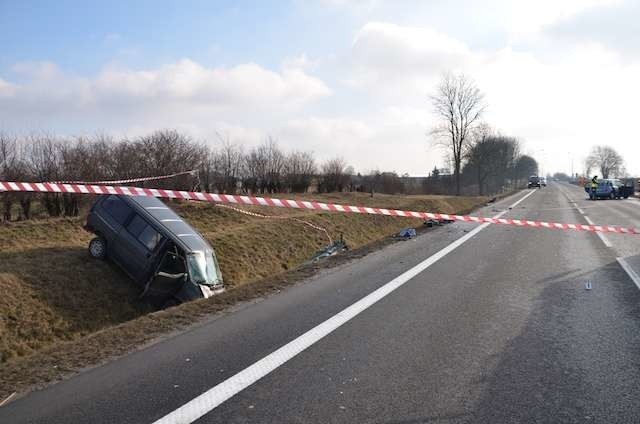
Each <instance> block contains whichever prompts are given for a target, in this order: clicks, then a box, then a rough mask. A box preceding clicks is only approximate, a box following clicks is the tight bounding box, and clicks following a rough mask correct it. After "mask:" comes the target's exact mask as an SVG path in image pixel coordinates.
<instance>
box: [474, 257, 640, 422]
mask: <svg viewBox="0 0 640 424" xmlns="http://www.w3.org/2000/svg"><path fill="white" fill-rule="evenodd" d="M586 282H591V285H592V289H591V290H587V289H586V288H585V283H586ZM539 283H545V284H548V287H546V288H545V289H544V290H543V292H542V293H541V295H540V297H539V298H538V299H537V300H536V307H535V309H534V311H533V313H532V314H531V316H530V317H529V319H528V321H527V324H526V326H525V328H524V331H522V333H521V334H520V335H519V336H517V337H516V338H514V339H513V340H512V341H511V342H510V343H509V344H508V345H507V347H506V349H505V350H504V353H503V354H502V355H501V358H500V360H499V363H498V366H497V368H496V369H495V372H494V373H493V375H491V376H488V377H487V378H486V379H485V380H484V381H481V382H480V383H481V384H483V385H486V388H485V389H484V393H485V394H484V396H483V397H482V399H481V400H480V402H479V403H478V404H477V405H476V407H475V410H474V412H473V414H472V415H471V416H470V417H468V418H469V419H468V420H463V421H466V422H474V423H477V422H481V423H507V422H508V423H534V422H535V423H542V422H549V423H550V422H553V423H560V422H562V423H572V422H607V423H617V422H619V423H629V422H640V291H638V289H637V288H636V286H635V285H634V284H633V283H632V282H631V281H630V280H629V278H628V276H627V275H626V273H624V271H623V270H622V269H621V268H620V266H619V265H618V264H617V262H611V263H608V264H607V265H605V266H603V267H600V268H597V269H595V270H593V271H591V272H582V273H578V274H575V273H574V272H567V273H562V274H559V275H556V276H553V277H552V278H550V279H546V280H544V281H540V282H539Z"/></svg>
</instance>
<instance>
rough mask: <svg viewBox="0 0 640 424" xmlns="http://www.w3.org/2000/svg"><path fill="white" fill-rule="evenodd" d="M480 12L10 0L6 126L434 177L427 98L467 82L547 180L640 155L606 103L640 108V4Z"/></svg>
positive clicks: (312, 0) (598, 1)
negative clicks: (294, 152) (192, 141)
mask: <svg viewBox="0 0 640 424" xmlns="http://www.w3.org/2000/svg"><path fill="white" fill-rule="evenodd" d="M481 3H482V4H480V2H475V1H472V0H455V1H444V0H434V1H420V0H396V1H384V0H291V1H277V2H276V1H235V2H222V1H181V2H178V1H126V2H125V1H112V2H86V1H85V2H81V1H56V2H48V1H7V0H0V28H1V29H0V43H1V45H2V46H3V47H2V54H1V55H0V127H2V128H3V129H4V130H5V131H10V132H14V133H28V132H30V131H43V130H44V131H50V132H56V133H59V134H65V135H79V134H85V133H88V134H91V133H95V132H98V131H99V132H110V133H113V134H114V135H117V136H136V135H138V134H142V133H145V132H148V131H152V130H154V129H157V128H162V127H175V128H178V129H180V130H182V131H185V132H187V133H189V134H190V135H191V136H193V137H194V138H196V139H201V140H206V141H208V142H210V143H215V142H216V138H217V134H225V135H227V136H229V137H230V138H231V139H232V140H233V141H234V142H236V143H238V144H242V145H245V146H247V148H248V147H250V146H253V145H255V144H257V143H260V142H261V141H262V140H263V139H264V138H265V137H266V136H267V135H272V136H274V137H276V138H277V139H278V140H279V142H280V144H281V145H282V146H283V147H285V148H295V149H301V150H312V151H314V152H315V154H316V156H317V157H318V158H319V159H326V158H330V157H334V156H337V155H342V156H344V157H345V159H346V160H347V162H349V163H351V164H352V165H354V166H355V167H356V169H358V170H361V171H368V170H372V169H383V170H396V171H398V172H401V173H403V172H409V173H411V174H416V175H419V174H425V173H426V172H428V170H429V169H431V168H433V166H435V165H441V164H443V152H442V151H438V150H437V149H436V148H435V147H434V146H433V144H432V143H430V141H429V140H428V137H427V136H426V134H427V133H428V131H429V128H430V127H431V126H433V125H434V124H435V121H434V118H433V116H432V115H431V109H430V106H429V104H428V101H427V99H428V95H429V93H430V92H431V91H432V90H433V87H434V86H435V84H436V83H437V81H438V79H439V77H440V76H441V74H442V72H445V71H448V70H453V71H460V72H465V73H466V74H468V75H469V76H471V77H472V78H473V79H474V80H476V82H477V83H478V85H479V87H480V88H481V89H482V90H483V92H484V93H485V94H486V97H487V101H488V104H489V109H488V113H487V115H486V116H485V119H486V120H487V122H488V123H489V124H490V125H492V126H493V127H494V128H496V129H497V130H500V131H502V132H504V133H508V134H512V135H514V136H517V137H519V138H520V139H521V140H522V141H523V143H524V145H525V148H524V149H525V151H526V152H528V153H531V154H535V155H536V156H537V158H538V159H539V160H540V161H541V162H543V164H544V167H545V168H547V169H548V170H563V171H565V172H566V171H568V168H569V164H570V159H569V158H570V152H571V156H573V157H574V163H581V162H582V159H583V157H584V155H585V154H586V151H588V149H589V148H590V147H591V146H592V145H595V144H601V143H606V144H612V145H613V146H614V147H616V148H618V149H619V150H621V151H627V152H633V153H634V154H633V155H631V156H635V157H640V147H638V145H640V143H633V142H631V140H629V138H628V137H627V136H626V134H628V133H629V132H635V128H631V122H633V121H634V120H635V115H634V114H632V113H631V112H630V111H625V112H623V113H622V114H616V113H614V112H612V110H611V108H610V107H607V105H613V104H615V105H617V106H616V107H617V108H618V109H619V108H624V109H625V110H626V109H629V110H631V109H632V108H633V107H634V106H633V105H634V104H635V98H637V94H640V93H638V92H639V91H640V88H639V87H638V83H637V81H636V79H637V78H636V77H635V75H637V71H638V70H639V68H640V64H639V63H640V57H639V56H638V51H637V48H636V47H634V45H633V41H634V40H637V37H635V38H634V37H629V35H630V34H635V33H636V31H635V22H636V19H637V18H638V17H639V16H638V15H639V14H640V13H639V12H640V8H638V7H637V6H636V5H634V2H632V1H626V2H625V1H623V0H555V1H551V0H538V1H527V0H522V1H517V2H513V1H508V0H487V1H485V2H481ZM599 17H601V18H602V22H603V23H602V24H601V25H599V24H598V22H599V20H598V18H599ZM625 40H626V41H625ZM627 105H628V107H626V106H627ZM638 162H640V161H638V160H636V159H630V160H629V161H628V164H627V165H628V168H629V171H631V172H635V173H640V163H638Z"/></svg>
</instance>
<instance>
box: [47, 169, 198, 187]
mask: <svg viewBox="0 0 640 424" xmlns="http://www.w3.org/2000/svg"><path fill="white" fill-rule="evenodd" d="M197 173H198V171H197V170H195V169H192V170H190V171H183V172H176V173H175V174H168V175H158V176H156V177H140V178H130V179H128V180H106V181H52V182H50V183H49V184H84V185H105V184H110V185H114V184H129V183H140V182H144V181H157V180H166V179H169V178H173V177H179V176H181V175H197Z"/></svg>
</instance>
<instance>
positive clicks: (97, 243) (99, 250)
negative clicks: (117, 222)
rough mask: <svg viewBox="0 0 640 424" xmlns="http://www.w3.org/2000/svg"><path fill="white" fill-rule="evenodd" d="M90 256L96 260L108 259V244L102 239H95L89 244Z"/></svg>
mask: <svg viewBox="0 0 640 424" xmlns="http://www.w3.org/2000/svg"><path fill="white" fill-rule="evenodd" d="M89 256H91V257H92V258H94V259H105V258H106V257H107V242H106V241H105V239H103V238H102V237H94V238H92V239H91V241H90V242H89Z"/></svg>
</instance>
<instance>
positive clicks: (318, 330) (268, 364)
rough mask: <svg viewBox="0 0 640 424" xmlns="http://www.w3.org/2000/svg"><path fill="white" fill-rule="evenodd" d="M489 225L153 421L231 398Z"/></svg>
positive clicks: (189, 417) (177, 419)
mask: <svg viewBox="0 0 640 424" xmlns="http://www.w3.org/2000/svg"><path fill="white" fill-rule="evenodd" d="M533 193H535V191H533V190H532V191H530V192H529V193H527V194H526V195H524V196H523V197H522V198H520V199H519V200H518V201H517V202H515V203H514V204H513V205H511V206H510V207H509V209H506V210H504V211H502V212H500V213H499V214H497V215H496V216H494V218H496V219H497V218H500V217H502V216H503V215H505V214H506V213H508V212H509V211H510V209H511V208H513V207H515V206H517V205H519V204H520V203H521V202H523V201H524V200H525V199H527V198H528V197H529V196H531V195H532V194H533ZM489 225H491V224H490V223H484V224H482V225H480V226H479V227H477V228H474V229H473V230H472V231H470V232H469V233H467V234H465V235H464V236H462V237H460V238H459V239H457V240H456V241H454V242H453V243H451V244H449V245H448V246H446V247H445V248H443V249H442V250H440V251H438V252H436V253H435V254H433V255H432V256H430V257H429V258H427V259H425V260H424V261H422V262H420V263H419V264H418V265H416V266H414V267H413V268H411V269H409V270H408V271H405V272H404V273H402V274H400V275H399V276H398V277H396V278H394V279H393V280H391V281H390V282H388V283H387V284H385V285H384V286H382V287H380V288H379V289H377V290H375V291H374V292H372V293H370V294H368V295H367V296H365V297H363V298H362V299H360V300H358V301H357V302H356V303H354V304H352V305H351V306H348V307H347V308H346V309H343V310H342V311H340V312H338V313H337V314H336V315H334V316H332V317H331V318H329V319H327V320H326V321H324V322H323V323H321V324H319V325H317V326H316V327H314V328H312V329H311V330H309V331H307V332H306V333H304V334H302V335H301V336H299V337H297V338H296V339H294V340H293V341H291V342H289V343H287V344H286V345H284V346H282V347H281V348H279V349H278V350H276V351H275V352H272V353H270V354H269V355H267V356H265V357H264V358H262V359H260V360H259V361H258V362H255V363H254V364H253V365H250V366H249V367H247V368H245V369H244V370H242V371H240V372H239V373H237V374H236V375H234V376H232V377H230V378H228V379H227V380H225V381H223V382H222V383H220V384H218V385H217V386H215V387H213V388H211V389H209V390H207V391H206V392H204V393H202V394H201V395H200V396H198V397H196V398H194V399H192V400H190V401H189V402H187V403H185V404H184V405H182V406H181V407H180V408H178V409H176V410H175V411H173V412H170V413H169V414H167V415H165V416H164V417H162V418H160V419H159V420H157V421H155V423H154V424H177V423H185V424H186V423H192V422H194V421H195V420H197V419H198V418H200V417H202V416H203V415H205V414H207V413H208V412H210V411H212V410H213V409H214V408H216V407H217V406H218V405H220V404H221V403H223V402H224V401H226V400H227V399H229V398H231V397H232V396H234V395H236V394H237V393H239V392H241V391H242V390H244V389H246V388H247V387H249V386H251V385H252V384H253V383H255V382H256V381H258V380H260V379H261V378H262V377H264V376H266V375H267V374H269V373H270V372H271V371H274V370H275V369H276V368H278V367H279V366H280V365H283V364H284V363H286V362H287V361H289V360H290V359H292V358H293V357H295V356H296V355H298V354H299V353H300V352H302V351H304V350H305V349H307V348H308V347H310V346H312V345H314V344H315V343H317V342H318V341H320V340H321V339H323V338H324V337H325V336H327V335H329V334H331V333H332V332H333V331H334V330H336V329H337V328H339V327H340V326H342V325H343V324H345V323H347V322H348V321H350V320H351V319H353V318H354V317H356V316H357V315H359V314H360V313H362V312H363V311H364V310H366V309H367V308H369V307H370V306H372V305H373V304H375V303H376V302H378V301H379V300H381V299H383V298H384V297H386V296H387V295H389V294H390V293H392V292H393V291H394V290H396V289H397V288H399V287H401V286H402V285H404V284H405V283H406V282H407V281H409V280H411V279H412V278H413V277H415V276H416V275H418V274H420V273H421V272H423V271H424V270H426V269H427V268H429V267H430V266H431V265H433V264H435V263H436V262H438V261H439V260H440V259H442V258H444V257H445V256H447V255H448V254H449V253H451V252H453V251H454V250H455V249H457V248H458V247H460V246H462V245H463V244H464V243H466V242H467V241H468V240H470V239H471V238H472V237H474V236H475V235H476V234H478V233H479V232H480V231H482V230H484V229H485V228H487V227H488V226H489Z"/></svg>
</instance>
